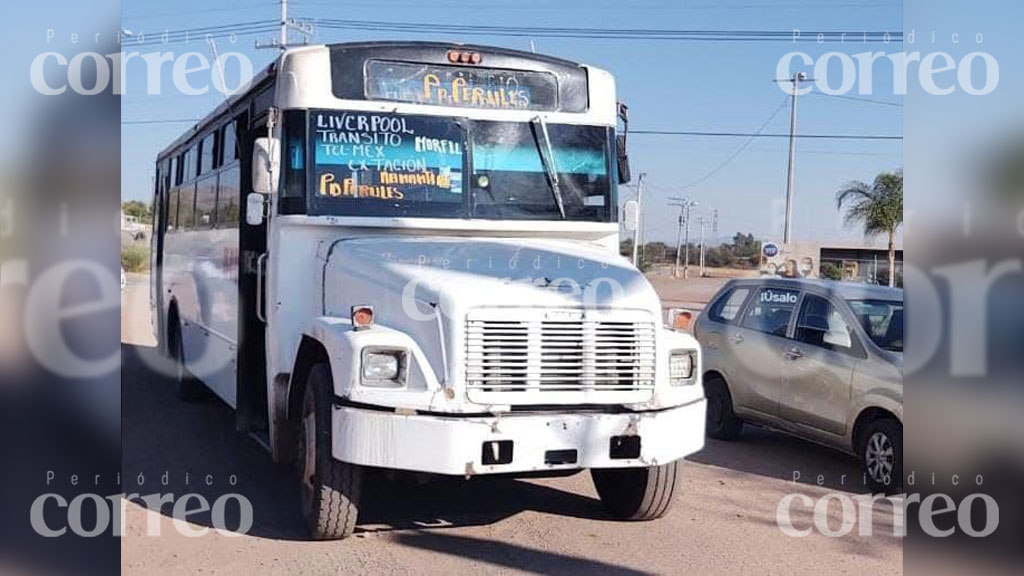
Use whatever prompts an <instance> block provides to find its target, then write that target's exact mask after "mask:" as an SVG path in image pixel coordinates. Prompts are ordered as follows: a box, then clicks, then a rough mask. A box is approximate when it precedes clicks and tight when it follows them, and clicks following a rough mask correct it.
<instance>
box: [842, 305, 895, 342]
mask: <svg viewBox="0 0 1024 576" xmlns="http://www.w3.org/2000/svg"><path fill="white" fill-rule="evenodd" d="M848 302H849V304H850V309H851V310H853V314H854V315H855V316H856V317H857V321H858V322H860V325H861V326H862V327H864V331H865V332H867V334H868V336H869V337H870V338H871V340H872V341H873V342H874V343H875V345H877V346H878V347H879V348H881V349H883V350H889V351H891V352H903V302H900V301H898V300H850V301H848Z"/></svg>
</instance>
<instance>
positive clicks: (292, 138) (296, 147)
mask: <svg viewBox="0 0 1024 576" xmlns="http://www.w3.org/2000/svg"><path fill="white" fill-rule="evenodd" d="M306 122H307V119H306V113H305V111H302V110H286V111H285V113H284V158H283V162H282V168H283V178H281V201H280V202H279V203H278V205H279V206H278V209H279V210H280V212H281V213H282V214H302V213H303V212H305V211H306V155H305V150H306Z"/></svg>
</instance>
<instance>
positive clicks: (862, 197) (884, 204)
mask: <svg viewBox="0 0 1024 576" xmlns="http://www.w3.org/2000/svg"><path fill="white" fill-rule="evenodd" d="M844 206H846V217H845V220H846V225H847V226H852V225H855V224H856V225H860V226H863V227H864V235H865V236H877V235H879V234H887V235H888V236H889V286H895V285H896V231H897V230H898V229H899V227H900V226H902V225H903V171H902V170H901V171H898V172H883V173H881V174H879V175H878V176H877V177H876V178H875V181H874V183H873V184H871V185H868V184H865V183H864V182H851V183H849V184H847V185H846V186H844V187H843V188H841V189H840V190H839V192H837V193H836V207H837V208H838V209H839V210H842V209H843V207H844Z"/></svg>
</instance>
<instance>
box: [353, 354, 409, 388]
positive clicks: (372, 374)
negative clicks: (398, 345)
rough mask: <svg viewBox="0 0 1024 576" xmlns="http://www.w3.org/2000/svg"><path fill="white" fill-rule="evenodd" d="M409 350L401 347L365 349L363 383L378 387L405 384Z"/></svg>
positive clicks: (393, 386) (395, 386) (392, 386)
mask: <svg viewBox="0 0 1024 576" xmlns="http://www.w3.org/2000/svg"><path fill="white" fill-rule="evenodd" d="M407 367H408V352H406V351H405V350H400V349H388V348H366V349H364V350H363V362H362V370H361V373H362V384H363V386H373V387H378V388H398V387H401V386H404V385H405V374H406V371H407Z"/></svg>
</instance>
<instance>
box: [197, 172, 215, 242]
mask: <svg viewBox="0 0 1024 576" xmlns="http://www.w3.org/2000/svg"><path fill="white" fill-rule="evenodd" d="M216 210H217V176H216V175H210V176H207V177H205V178H203V179H202V180H200V181H198V182H196V229H199V230H205V229H209V228H213V226H214V224H215V223H216V217H217V213H216Z"/></svg>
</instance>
